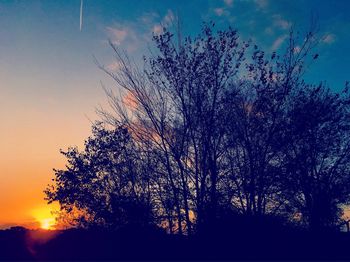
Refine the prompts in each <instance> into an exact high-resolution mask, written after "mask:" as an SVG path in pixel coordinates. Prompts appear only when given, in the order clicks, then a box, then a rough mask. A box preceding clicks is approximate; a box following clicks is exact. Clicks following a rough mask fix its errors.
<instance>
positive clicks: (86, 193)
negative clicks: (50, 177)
mask: <svg viewBox="0 0 350 262" xmlns="http://www.w3.org/2000/svg"><path fill="white" fill-rule="evenodd" d="M62 154H63V155H64V156H65V157H66V158H67V159H68V165H67V166H66V169H65V170H55V176H56V178H55V185H54V186H52V187H49V188H48V189H47V190H46V195H47V200H48V201H49V202H53V201H58V202H59V203H60V205H61V209H62V210H63V211H65V212H67V213H68V214H69V213H73V212H76V211H77V210H80V211H83V213H82V214H80V216H79V218H80V221H79V222H80V223H82V224H85V225H88V226H91V225H99V226H105V227H112V228H114V227H120V226H123V225H125V224H139V225H140V224H147V223H150V222H151V221H152V219H151V211H152V210H151V206H150V203H149V196H148V188H147V186H148V185H147V179H148V178H147V177H146V173H143V172H142V171H143V170H142V167H141V165H142V159H140V155H139V154H137V151H136V150H135V147H134V143H133V140H132V137H131V135H130V134H129V132H128V130H127V129H126V128H124V127H122V126H120V127H118V128H116V129H113V130H108V129H106V128H104V127H103V125H102V124H101V123H97V124H95V125H94V126H93V129H92V136H90V137H89V138H88V139H87V140H86V142H85V148H84V151H82V152H79V150H78V148H76V147H74V148H69V149H68V151H67V152H63V151H62ZM84 222H85V223H84Z"/></svg>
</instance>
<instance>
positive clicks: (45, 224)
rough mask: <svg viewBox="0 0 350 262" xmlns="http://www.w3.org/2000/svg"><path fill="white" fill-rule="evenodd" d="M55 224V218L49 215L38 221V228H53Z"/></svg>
mask: <svg viewBox="0 0 350 262" xmlns="http://www.w3.org/2000/svg"><path fill="white" fill-rule="evenodd" d="M55 224H56V221H55V218H53V217H50V218H45V219H42V220H41V221H40V228H41V229H46V230H50V229H54V226H55Z"/></svg>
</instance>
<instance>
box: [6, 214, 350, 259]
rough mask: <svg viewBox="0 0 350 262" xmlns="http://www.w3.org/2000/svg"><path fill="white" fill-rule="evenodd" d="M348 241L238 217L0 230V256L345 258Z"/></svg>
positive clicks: (341, 234)
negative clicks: (194, 229) (189, 229)
mask: <svg viewBox="0 0 350 262" xmlns="http://www.w3.org/2000/svg"><path fill="white" fill-rule="evenodd" d="M233 219H234V220H233ZM233 222H234V223H233ZM349 245H350V234H348V233H346V232H339V231H338V232H336V231H328V232H322V233H321V232H319V233H315V232H311V231H307V230H302V229H300V228H299V229H297V228H295V227H293V226H292V225H283V224H282V223H281V221H279V220H277V219H275V218H266V217H265V218H263V219H257V218H247V217H242V216H237V217H236V218H231V220H230V221H228V220H226V221H224V220H222V221H218V224H216V225H212V226H209V225H206V226H203V228H202V229H201V230H200V231H198V233H197V234H194V235H191V236H186V235H182V236H181V235H169V234H167V233H166V232H165V231H163V230H162V229H160V228H157V227H123V228H120V229H119V230H116V231H107V230H103V229H97V228H96V229H89V230H84V229H68V230H62V231H54V230H53V231H43V230H27V229H25V228H19V227H16V228H11V229H8V230H2V231H0V259H1V260H35V261H47V260H334V259H336V260H347V259H350V253H349V252H348V246H349Z"/></svg>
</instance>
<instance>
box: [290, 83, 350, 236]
mask: <svg viewBox="0 0 350 262" xmlns="http://www.w3.org/2000/svg"><path fill="white" fill-rule="evenodd" d="M349 101H350V100H349V90H348V87H347V88H345V89H344V91H343V92H342V93H341V94H337V93H333V92H332V91H330V90H329V89H328V88H326V87H324V86H323V85H322V84H320V85H319V86H304V87H303V88H302V89H299V90H296V92H295V94H294V95H293V96H292V100H291V105H290V108H289V111H288V115H287V117H286V118H287V119H288V125H289V126H288V131H287V132H286V136H287V138H286V139H288V141H286V143H284V146H285V165H286V171H287V176H286V178H287V180H286V183H287V185H286V188H288V189H287V190H288V191H289V193H290V195H289V198H290V199H289V200H290V201H291V203H292V205H293V206H294V207H295V208H297V211H298V212H300V213H301V215H302V219H303V221H304V222H306V223H307V224H308V225H309V227H310V228H311V229H313V230H320V229H322V228H327V227H332V226H336V225H338V224H339V222H340V221H339V219H340V218H341V215H342V210H341V208H342V206H343V205H344V204H347V203H348V202H349V196H350V187H349V182H350V180H349V179H350V176H349V171H350V169H349V168H350V166H349V161H350V136H349V131H350V129H349V128H350V122H349V120H350V119H349V112H350V111H349V109H350V108H349Z"/></svg>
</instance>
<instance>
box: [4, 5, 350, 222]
mask: <svg viewBox="0 0 350 262" xmlns="http://www.w3.org/2000/svg"><path fill="white" fill-rule="evenodd" d="M79 9H80V0H67V1H64V0H56V1H54V0H41V1H39V0H21V1H20V0H17V1H16V0H13V1H6V0H0V79H1V83H0V119H1V126H0V144H1V146H0V181H1V183H0V224H1V223H3V224H4V223H13V222H16V223H24V221H26V222H25V223H29V222H33V221H32V220H33V217H32V215H31V210H33V209H38V208H39V209H40V208H44V205H45V202H44V201H43V193H42V190H43V189H44V188H45V186H46V184H47V183H49V182H50V178H51V177H52V175H53V173H52V168H53V167H56V168H59V167H62V166H63V165H64V159H63V158H62V157H61V156H60V154H59V149H60V148H63V149H65V148H66V147H68V146H70V145H80V146H81V145H82V143H83V140H84V139H85V138H86V137H87V136H88V135H89V133H90V126H91V123H90V119H92V120H93V119H96V118H97V117H96V115H95V112H94V110H95V107H96V106H98V104H104V103H105V102H106V99H105V96H104V93H103V91H102V89H101V86H100V81H102V82H104V83H105V85H106V86H107V87H112V86H113V82H112V81H111V80H109V79H108V78H107V77H106V76H105V74H104V73H103V72H101V71H100V70H99V69H98V68H97V66H96V65H95V64H94V62H93V56H96V57H97V58H98V59H99V61H100V62H101V63H102V64H105V65H106V66H107V67H109V68H110V69H112V70H113V69H115V68H114V67H115V65H114V63H113V60H114V59H113V52H112V51H111V49H110V47H109V46H108V44H107V40H108V39H111V40H112V41H113V42H114V43H116V44H117V45H119V46H120V47H121V48H124V49H126V50H127V51H128V52H129V54H130V55H131V56H134V57H135V59H138V58H140V57H141V55H143V54H145V53H146V54H147V46H148V45H151V42H150V39H151V36H152V32H155V33H157V32H159V30H160V24H164V25H169V23H170V21H171V20H172V19H173V17H174V16H175V15H176V14H179V16H180V18H181V22H182V26H181V28H182V31H183V34H184V35H195V34H196V33H198V32H199V31H200V28H201V25H202V23H203V22H205V21H210V20H212V21H214V22H215V23H216V25H217V27H218V28H226V27H228V26H232V27H233V28H236V29H238V31H239V34H240V35H241V36H242V38H243V39H246V40H247V39H248V38H252V39H253V40H254V41H255V42H256V43H257V44H258V45H259V46H260V47H261V48H263V49H264V50H266V51H267V52H271V51H273V50H276V51H281V50H283V46H284V44H285V40H286V35H287V34H288V29H289V27H290V26H293V27H294V28H295V29H296V30H299V31H301V32H305V31H306V30H307V29H308V27H309V25H310V19H311V16H312V15H313V16H316V17H318V22H319V27H320V31H319V34H320V36H322V37H323V41H321V43H320V45H319V46H318V50H317V52H318V53H319V54H320V56H319V59H318V61H317V62H316V63H315V64H314V65H313V66H312V68H311V69H310V71H309V73H308V74H307V75H306V76H305V77H306V79H307V80H308V81H310V82H315V83H317V82H319V81H324V80H326V81H327V83H328V84H329V86H330V87H331V88H332V89H334V90H340V89H341V88H342V87H343V86H344V83H345V81H346V80H350V67H349V65H350V44H349V43H350V33H349V32H350V15H349V10H350V1H347V0H318V1H316V0H308V1H307V0H293V1H291V0H193V1H190V0H176V1H170V0H84V8H83V28H82V31H81V32H80V31H79V11H80V10H79ZM3 214H6V215H3ZM28 221H29V222H28Z"/></svg>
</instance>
